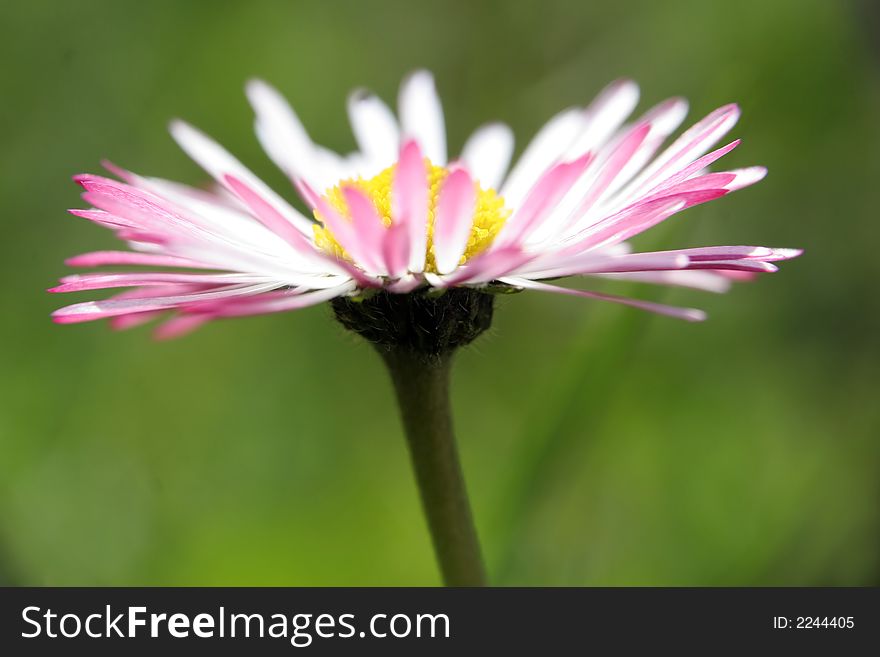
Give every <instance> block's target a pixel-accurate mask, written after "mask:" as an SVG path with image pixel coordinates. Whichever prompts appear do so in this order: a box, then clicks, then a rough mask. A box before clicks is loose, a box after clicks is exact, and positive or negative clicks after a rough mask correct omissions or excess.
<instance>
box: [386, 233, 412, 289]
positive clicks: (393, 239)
mask: <svg viewBox="0 0 880 657" xmlns="http://www.w3.org/2000/svg"><path fill="white" fill-rule="evenodd" d="M409 254H410V246H409V226H408V225H406V224H401V223H395V224H391V226H389V227H388V229H387V230H386V232H385V242H384V243H383V244H382V257H383V260H384V262H385V270H386V271H387V272H388V275H389V276H390V277H391V278H400V277H401V276H403V275H404V274H406V270H407V267H408V266H409Z"/></svg>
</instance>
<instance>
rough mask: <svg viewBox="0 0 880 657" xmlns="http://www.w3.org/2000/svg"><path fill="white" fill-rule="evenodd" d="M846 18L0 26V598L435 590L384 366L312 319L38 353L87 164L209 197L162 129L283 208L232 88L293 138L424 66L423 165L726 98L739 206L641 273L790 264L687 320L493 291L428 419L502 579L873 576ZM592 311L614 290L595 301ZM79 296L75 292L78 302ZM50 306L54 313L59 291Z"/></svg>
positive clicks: (495, 11)
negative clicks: (597, 102)
mask: <svg viewBox="0 0 880 657" xmlns="http://www.w3.org/2000/svg"><path fill="white" fill-rule="evenodd" d="M865 24H866V22H865V21H864V20H863V18H862V16H861V15H860V14H858V13H856V12H855V10H854V9H853V8H852V7H851V6H850V5H849V4H847V3H843V2H841V3H828V2H823V1H822V0H808V1H799V0H780V1H779V2H774V3H766V2H762V1H759V0H746V1H743V2H739V3H701V2H691V1H684V0H675V1H672V2H664V3H653V2H648V1H647V0H645V1H641V2H621V3H613V4H612V3H568V2H542V3H528V2H513V3H511V2H507V3H502V2H485V3H466V2H463V1H461V2H447V3H432V4H418V5H416V3H407V2H373V3H358V2H339V3H334V4H333V8H332V9H331V8H330V7H329V6H328V5H327V4H326V3H319V2H285V3H283V2H248V3H233V2H211V3H208V2H193V3H174V2H170V1H163V2H153V3H134V2H109V1H106V2H92V3H87V4H82V3H81V4H77V5H71V4H60V3H49V2H33V3H19V4H16V5H10V6H8V7H6V8H5V12H4V21H3V24H2V26H0V37H2V38H0V54H2V59H3V61H4V65H3V67H2V68H0V75H2V78H0V81H2V89H3V91H4V100H3V102H2V103H0V120H2V121H0V125H2V126H3V127H2V133H3V143H2V149H0V153H2V155H0V173H2V176H0V186H2V198H3V200H4V207H5V221H4V228H5V231H4V238H5V239H4V257H3V260H2V261H0V268H2V273H3V281H4V282H3V296H4V299H5V301H6V304H7V305H6V313H5V321H4V322H2V323H0V338H2V344H3V345H4V346H3V348H2V368H0V400H2V401H0V581H8V582H16V583H25V584H131V585H133V584H433V583H436V582H437V581H438V580H437V575H436V572H435V567H434V564H433V560H432V557H431V553H430V545H429V542H428V538H427V534H426V531H425V528H424V524H423V521H422V519H421V516H420V512H419V508H418V503H417V498H416V492H415V489H414V486H413V482H412V479H411V475H410V472H409V469H408V463H407V459H406V454H405V451H404V445H403V441H402V437H401V436H400V429H399V426H398V422H397V417H396V414H395V411H394V407H393V405H392V398H391V394H390V390H389V386H388V385H387V382H386V380H385V375H384V373H383V372H382V371H381V368H380V365H379V363H378V362H377V359H376V358H375V357H374V355H373V354H372V353H371V352H370V349H369V348H368V347H367V346H365V345H363V344H361V343H359V342H358V341H357V340H356V339H354V338H353V337H351V336H349V335H347V334H345V333H344V332H343V331H342V330H341V329H340V328H338V327H337V326H336V325H335V324H334V323H333V322H332V319H331V317H330V313H329V311H328V310H327V309H326V308H315V309H310V310H305V311H301V312H298V313H295V314H289V315H283V316H274V317H264V318H254V319H247V320H239V321H235V322H222V323H218V324H216V325H213V326H209V327H207V328H205V329H203V330H202V331H200V332H199V333H197V334H196V335H193V336H191V337H188V338H186V339H183V340H180V341H177V342H173V343H155V342H153V341H151V340H150V339H149V336H148V334H147V332H146V331H144V330H135V331H132V332H129V333H121V334H114V333H111V331H109V329H108V328H107V327H106V326H103V325H98V324H95V325H87V326H75V327H58V326H54V325H52V324H51V323H50V322H49V321H48V320H47V315H48V313H49V312H51V310H52V309H53V308H55V307H57V306H58V305H60V304H61V303H64V302H65V301H69V300H68V299H59V298H57V297H50V295H47V294H45V293H44V292H43V289H44V288H45V287H48V286H49V285H51V284H52V282H53V280H54V279H55V278H56V277H57V276H59V275H62V274H63V273H65V268H64V267H63V265H62V264H61V263H62V260H63V259H64V258H65V257H67V256H69V255H71V254H74V253H77V252H79V251H83V250H91V249H94V248H101V247H103V246H111V245H112V244H113V241H112V239H111V238H110V237H109V236H108V235H106V234H104V233H102V232H101V231H100V230H98V229H97V228H95V227H92V226H89V225H86V223H85V222H82V221H80V220H77V219H74V218H71V217H68V216H65V214H64V212H63V210H64V208H66V207H72V206H77V205H79V204H80V201H79V199H78V197H77V192H76V188H75V186H74V185H73V184H72V183H70V182H69V176H70V175H71V174H73V173H76V172H79V171H84V170H96V169H97V166H98V161H99V160H100V158H102V157H108V158H110V159H112V160H115V161H118V162H119V163H120V164H122V165H124V166H128V167H131V168H133V169H135V170H137V171H140V172H144V173H148V174H155V175H162V176H164V177H168V178H178V179H182V180H186V181H188V182H191V183H200V182H202V181H203V180H204V177H203V174H201V172H200V171H199V170H198V169H197V167H196V166H195V165H193V164H192V163H190V162H188V161H187V159H186V157H185V156H184V155H182V154H181V153H180V152H179V151H178V150H177V149H176V147H175V146H174V144H173V143H172V141H171V140H170V138H167V137H166V136H165V125H166V123H167V121H168V120H169V119H170V118H171V117H173V116H182V117H184V118H186V119H188V120H191V121H193V122H194V123H196V124H197V125H198V126H200V127H202V128H203V129H205V130H206V131H207V132H209V133H210V134H212V135H214V136H215V137H217V138H218V139H219V140H221V141H222V142H223V143H224V144H226V145H227V146H228V147H229V148H230V149H231V150H232V151H233V152H234V153H236V154H237V155H239V156H240V157H241V158H242V159H243V160H244V161H245V162H246V163H248V164H249V165H250V166H252V168H254V170H255V171H257V172H258V173H259V174H260V175H261V176H263V177H264V178H265V179H266V180H267V181H268V182H270V183H271V184H272V185H273V186H274V187H275V188H276V189H279V190H282V189H286V187H285V183H284V179H283V176H282V175H281V174H280V173H278V172H277V171H275V170H274V169H273V167H272V166H271V164H270V163H269V162H268V161H267V160H266V158H265V156H263V155H262V154H261V153H260V150H259V146H258V145H257V142H256V139H255V138H254V137H253V135H252V131H251V130H250V125H251V122H252V116H251V114H250V110H249V109H248V107H247V104H246V102H245V100H244V97H243V94H242V93H241V87H242V84H243V82H244V80H245V79H247V78H248V77H250V76H255V75H258V76H260V77H264V78H266V79H268V80H269V81H271V82H272V83H274V84H276V85H277V86H278V87H279V88H280V89H281V90H282V91H284V92H285V93H286V94H287V95H288V97H289V98H290V99H291V101H292V102H293V103H294V104H295V106H296V109H297V111H298V112H299V114H300V116H301V118H302V119H303V120H304V121H305V122H306V125H307V126H308V127H309V129H310V131H311V133H312V135H313V136H314V137H315V138H316V139H318V140H319V141H322V142H325V143H327V144H328V145H330V146H332V147H334V148H339V149H346V148H350V147H351V146H352V140H351V137H350V136H349V132H348V128H347V126H346V119H345V110H344V99H345V95H346V93H347V92H348V90H349V89H350V88H352V87H355V86H358V85H366V86H369V87H371V88H373V89H375V90H376V91H378V92H379V93H380V94H381V95H383V96H384V97H385V98H386V99H389V100H391V99H393V97H394V94H395V93H396V87H397V83H398V81H399V79H400V77H401V76H402V75H403V74H405V73H406V72H407V71H409V70H411V69H413V68H416V67H419V66H427V67H429V68H431V69H432V70H433V71H434V72H435V74H436V76H437V79H438V84H439V86H440V91H441V94H442V95H443V98H444V100H445V103H446V110H447V121H448V124H449V130H450V144H451V146H452V147H457V146H460V145H461V143H462V142H463V140H464V138H465V137H466V135H467V134H468V131H469V130H470V129H472V128H473V127H474V126H475V125H476V124H478V123H481V122H484V121H487V120H491V119H495V118H500V119H502V120H506V121H509V122H510V123H511V124H512V125H513V127H514V129H515V131H516V134H517V137H518V142H519V145H520V148H522V146H523V145H524V143H525V141H526V140H527V139H528V137H529V136H530V135H531V134H532V133H533V132H534V130H535V129H537V128H538V127H539V126H540V125H541V123H542V122H543V121H544V120H546V119H547V118H549V117H550V116H551V115H552V114H554V113H555V112H556V111H558V110H559V109H561V108H562V107H565V106H567V105H570V104H574V103H584V102H586V101H588V100H589V99H590V98H591V97H592V95H593V94H594V93H595V92H596V91H597V90H598V89H599V88H601V87H602V86H603V85H604V84H605V83H606V82H608V81H609V80H611V79H614V78H615V77H619V76H623V75H626V76H631V77H634V78H635V79H637V80H638V81H639V82H640V83H641V85H642V89H643V102H642V104H641V107H647V106H648V105H649V104H653V103H655V102H658V101H660V100H662V99H663V98H665V97H666V96H669V95H674V94H681V95H684V96H687V97H688V98H689V99H690V100H691V102H692V114H691V118H692V119H696V118H698V117H699V116H701V115H702V114H705V113H706V112H708V111H709V110H711V109H713V108H714V107H716V106H718V105H720V104H723V103H726V102H729V101H733V100H735V101H738V102H740V103H741V104H742V106H743V109H744V117H743V119H742V121H741V124H740V125H739V126H737V128H736V130H735V133H736V135H737V136H741V137H743V138H744V143H743V145H742V146H741V147H740V149H738V150H737V151H736V152H734V153H733V154H731V155H730V156H729V157H728V158H727V159H728V160H729V162H728V164H729V165H730V166H744V165H748V164H755V163H760V164H765V165H767V166H768V167H769V168H770V176H769V177H768V179H767V180H766V181H764V182H762V183H761V184H760V185H758V186H756V187H755V188H753V189H749V190H746V191H743V192H740V193H738V194H736V195H733V196H731V197H729V198H725V199H723V200H721V201H719V202H717V203H713V204H710V205H708V206H704V207H701V208H698V209H695V210H692V211H689V212H688V213H686V214H684V215H682V216H681V217H680V218H678V219H676V220H675V221H674V222H671V224H670V226H669V227H663V228H662V229H661V230H658V231H655V232H653V233H652V234H650V235H647V236H645V239H644V240H642V241H641V242H640V243H639V244H638V246H640V247H645V248H650V247H655V246H659V247H674V246H677V245H683V246H685V245H687V246H690V245H699V244H715V243H717V244H724V243H732V244H736V243H759V244H765V243H766V244H771V245H777V246H802V247H805V248H806V249H807V256H805V257H804V258H803V259H801V260H798V261H795V262H793V263H790V264H789V265H788V266H787V267H785V268H784V270H783V272H782V273H781V274H779V275H778V276H774V277H768V278H765V279H763V280H761V281H760V282H758V283H756V284H753V285H746V286H740V287H738V288H736V289H735V290H733V291H732V292H731V293H730V294H728V295H726V296H723V297H715V296H711V295H704V294H701V293H698V292H687V291H672V292H668V291H662V290H647V289H645V290H643V291H642V290H639V292H640V293H643V294H644V295H645V296H650V295H654V296H655V298H662V299H663V300H664V301H671V302H675V303H683V304H687V305H695V306H699V307H704V308H706V309H707V310H708V311H709V312H710V315H711V320H710V322H709V323H707V324H703V325H699V326H692V325H683V324H681V323H678V322H675V321H673V320H669V319H662V318H651V317H647V316H642V315H639V314H638V313H637V311H633V310H629V309H620V308H614V307H609V306H606V305H602V304H599V303H590V302H581V301H577V300H573V299H563V298H547V297H545V296H541V295H537V294H534V295H529V294H520V295H514V296H512V297H510V298H504V299H502V300H501V302H500V303H499V308H498V312H497V313H496V322H495V326H494V327H493V330H492V332H491V335H489V336H487V337H485V338H483V339H481V340H480V341H479V342H478V343H477V344H476V345H475V346H474V347H473V348H472V349H470V350H468V351H466V352H464V353H462V354H461V356H460V358H459V363H458V364H457V370H456V372H455V390H454V402H455V405H456V408H457V418H456V420H457V425H458V427H459V437H460V441H461V449H462V452H463V458H464V461H465V469H466V472H467V475H468V480H469V484H470V488H471V493H472V497H473V501H474V505H475V511H476V516H477V520H478V524H479V525H480V529H481V532H482V534H483V539H484V543H485V548H486V552H487V558H488V561H489V566H490V569H491V570H492V571H493V573H494V574H495V577H496V581H499V582H500V583H504V584H560V585H569V584H591V585H592V584H612V585H614V584H680V585H689V584H690V585H712V584H730V585H742V584H796V585H802V584H828V585H840V584H876V583H878V582H880V562H878V558H877V555H878V553H880V512H878V511H880V510H878V502H880V485H878V468H880V445H878V437H880V431H878V429H880V411H878V408H880V407H878V405H877V396H878V392H880V386H878V381H877V372H878V364H880V358H878V356H880V354H878V341H877V334H878V324H880V322H878V319H880V304H878V303H877V293H876V291H875V289H874V288H875V285H876V281H877V280H878V274H880V271H878V270H880V265H878V259H877V258H876V256H875V254H874V250H875V248H876V244H877V241H878V238H880V228H878V223H877V218H876V215H877V210H876V207H877V205H876V198H875V197H876V180H877V179H878V176H880V163H878V159H877V156H876V153H875V151H876V144H880V129H878V126H877V119H876V117H877V116H878V111H880V94H878V75H877V66H876V60H875V59H874V58H873V57H874V56H873V55H872V52H871V50H870V46H869V41H868V37H869V34H868V33H867V32H863V31H862V30H861V26H862V25H865ZM619 290H620V288H616V291H619ZM77 298H79V297H77ZM71 299H72V297H71Z"/></svg>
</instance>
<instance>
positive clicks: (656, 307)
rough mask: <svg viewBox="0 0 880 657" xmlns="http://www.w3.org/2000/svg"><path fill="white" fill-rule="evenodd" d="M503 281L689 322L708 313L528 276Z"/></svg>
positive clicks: (503, 280)
mask: <svg viewBox="0 0 880 657" xmlns="http://www.w3.org/2000/svg"><path fill="white" fill-rule="evenodd" d="M499 280H500V281H501V282H502V283H506V284H508V285H512V286H514V287H518V288H523V289H526V290H536V291H539V292H554V293H556V294H566V295H569V296H573V297H582V298H584V299H598V300H600V301H610V302H612V303H619V304H622V305H624V306H631V307H632V308H638V309H640V310H647V311H648V312H652V313H656V314H658V315H666V316H667V317H674V318H676V319H683V320H685V321H688V322H702V321H703V320H705V319H706V313H704V312H703V311H702V310H697V309H696V308H680V307H677V306H667V305H665V304H662V303H654V302H651V301H641V300H639V299H630V298H627V297H619V296H616V295H614V294H604V293H601V292H589V291H587V290H573V289H571V288H567V287H559V286H557V285H549V284H547V283H540V282H538V281H532V280H529V279H526V278H515V277H505V278H500V279H499Z"/></svg>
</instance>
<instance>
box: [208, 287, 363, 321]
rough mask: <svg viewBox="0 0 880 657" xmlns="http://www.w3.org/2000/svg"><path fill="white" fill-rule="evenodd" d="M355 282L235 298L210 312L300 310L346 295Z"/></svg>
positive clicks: (245, 313)
mask: <svg viewBox="0 0 880 657" xmlns="http://www.w3.org/2000/svg"><path fill="white" fill-rule="evenodd" d="M354 289H355V284H354V283H353V282H349V283H345V284H343V285H338V286H336V287H331V288H327V289H326V290H314V291H310V292H300V293H295V294H294V293H291V294H289V295H287V296H277V297H274V298H271V299H268V300H263V299H260V298H253V299H247V300H233V301H231V302H229V303H224V304H221V305H218V306H216V307H214V308H211V309H210V311H209V313H210V315H211V316H212V317H247V316H251V315H265V314H268V313H280V312H286V311H288V310H298V309H299V308H306V307H308V306H314V305H317V304H319V303H323V302H324V301H330V300H331V299H335V298H336V297H341V296H345V295H346V294H349V293H350V292H352V291H354Z"/></svg>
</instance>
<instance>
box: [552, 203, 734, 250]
mask: <svg viewBox="0 0 880 657" xmlns="http://www.w3.org/2000/svg"><path fill="white" fill-rule="evenodd" d="M727 193H728V192H727V190H726V189H708V190H703V191H699V192H683V193H681V194H675V195H672V196H668V197H663V198H658V199H652V200H649V201H645V202H641V203H636V204H634V205H632V206H630V207H628V208H625V209H624V210H621V211H620V212H618V213H616V214H614V215H612V216H610V217H607V218H606V219H603V220H602V221H599V222H598V223H596V224H595V225H593V226H590V227H589V228H586V229H584V230H582V231H581V232H580V233H578V234H577V235H576V236H574V238H573V239H572V241H571V246H569V247H567V249H566V250H568V251H573V252H577V251H584V250H587V249H593V248H600V247H607V246H610V245H613V244H616V243H618V242H623V241H626V240H628V239H630V238H631V237H634V236H635V235H638V234H639V233H642V232H644V231H646V230H647V229H648V228H651V227H652V226H656V225H657V224H659V223H661V222H662V221H665V220H666V219H668V218H669V217H671V216H672V215H674V214H676V213H678V212H681V211H682V210H685V209H687V208H689V207H692V206H694V205H698V204H700V203H706V202H707V201H711V200H714V199H716V198H720V197H721V196H724V195H725V194H727Z"/></svg>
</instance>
